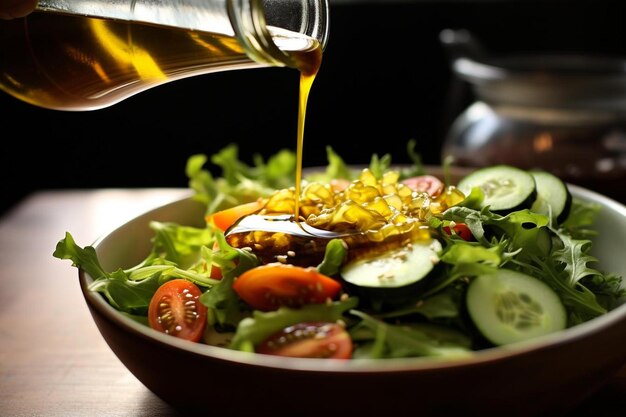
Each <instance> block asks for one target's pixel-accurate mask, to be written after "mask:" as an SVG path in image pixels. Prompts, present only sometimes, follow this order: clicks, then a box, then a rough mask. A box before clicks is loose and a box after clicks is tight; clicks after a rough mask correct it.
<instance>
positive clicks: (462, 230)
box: [443, 223, 474, 241]
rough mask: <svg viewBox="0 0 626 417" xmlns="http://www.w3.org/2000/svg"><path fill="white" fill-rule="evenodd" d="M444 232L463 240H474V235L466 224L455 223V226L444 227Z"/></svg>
mask: <svg viewBox="0 0 626 417" xmlns="http://www.w3.org/2000/svg"><path fill="white" fill-rule="evenodd" d="M443 231H444V232H446V233H447V234H449V235H451V234H455V235H457V236H459V237H460V238H461V239H463V240H467V241H470V240H474V235H472V231H471V230H470V228H469V227H468V226H467V225H466V224H465V223H454V225H452V226H444V227H443Z"/></svg>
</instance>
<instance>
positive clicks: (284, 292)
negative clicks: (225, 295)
mask: <svg viewBox="0 0 626 417" xmlns="http://www.w3.org/2000/svg"><path fill="white" fill-rule="evenodd" d="M233 290H234V291H235V292H236V293H237V294H238V295H239V297H241V299H242V300H244V301H245V302H246V303H247V304H248V305H250V306H251V307H252V308H254V309H256V310H261V311H272V310H276V309H277V308H279V307H281V306H288V307H298V306H302V305H305V304H321V303H325V302H326V301H327V300H332V299H334V298H335V297H336V296H337V295H338V294H339V291H340V290H341V284H340V283H339V282H337V281H335V280H334V279H332V278H330V277H327V276H326V275H323V274H320V273H319V272H317V270H316V269H315V268H302V267H299V266H295V265H290V264H281V263H270V264H265V265H261V266H258V267H256V268H252V269H249V270H248V271H246V272H244V273H243V274H241V275H240V276H239V277H238V278H237V279H236V280H235V282H234V283H233Z"/></svg>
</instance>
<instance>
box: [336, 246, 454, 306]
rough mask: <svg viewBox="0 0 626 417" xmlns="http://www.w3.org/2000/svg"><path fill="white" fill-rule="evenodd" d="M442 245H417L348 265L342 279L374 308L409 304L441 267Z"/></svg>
mask: <svg viewBox="0 0 626 417" xmlns="http://www.w3.org/2000/svg"><path fill="white" fill-rule="evenodd" d="M441 250H442V246H441V243H440V242H439V241H438V240H436V239H432V240H429V241H425V242H415V243H412V244H409V245H407V246H403V247H400V248H397V249H394V250H391V251H388V252H385V253H382V254H379V255H376V256H371V257H366V258H360V259H357V260H355V261H352V262H349V263H348V264H346V265H345V266H344V267H343V268H342V269H341V271H340V275H341V277H342V278H343V280H344V281H345V283H346V286H347V287H348V289H349V291H350V292H353V293H356V294H358V295H359V297H361V298H363V299H364V301H369V302H370V304H371V305H372V306H374V307H377V308H381V307H382V306H383V305H385V304H398V303H402V302H404V301H408V300H410V299H412V298H414V297H415V295H416V294H419V291H421V290H422V289H423V288H424V285H425V284H424V281H428V280H425V278H426V277H427V276H429V275H430V274H431V272H432V271H433V269H434V268H435V265H436V264H438V263H439V256H438V254H439V252H440V251H441Z"/></svg>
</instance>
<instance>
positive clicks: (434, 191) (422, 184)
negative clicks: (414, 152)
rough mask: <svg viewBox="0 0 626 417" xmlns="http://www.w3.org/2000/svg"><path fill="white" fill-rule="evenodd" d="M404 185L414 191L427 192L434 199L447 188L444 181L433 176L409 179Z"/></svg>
mask: <svg viewBox="0 0 626 417" xmlns="http://www.w3.org/2000/svg"><path fill="white" fill-rule="evenodd" d="M402 183H403V184H404V185H407V186H408V187H410V188H411V189H412V190H413V191H419V192H426V193H428V194H430V195H431V196H433V197H437V196H438V195H439V194H441V192H442V191H443V189H444V188H445V184H444V183H443V181H441V180H440V179H439V178H437V177H435V176H433V175H418V176H417V177H411V178H407V179H405V180H403V181H402Z"/></svg>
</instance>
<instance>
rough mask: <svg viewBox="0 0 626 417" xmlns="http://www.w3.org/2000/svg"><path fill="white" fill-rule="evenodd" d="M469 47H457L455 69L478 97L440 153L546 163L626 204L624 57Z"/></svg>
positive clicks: (462, 161)
mask: <svg viewBox="0 0 626 417" xmlns="http://www.w3.org/2000/svg"><path fill="white" fill-rule="evenodd" d="M457 46H458V45H457ZM467 50H468V51H469V50H471V51H472V53H468V54H466V55H463V51H462V50H461V53H458V52H459V48H456V49H455V52H457V54H456V55H455V56H453V60H452V69H453V72H454V74H455V75H456V76H457V77H459V79H461V80H463V81H464V82H467V83H469V86H471V91H473V96H474V98H475V101H474V102H473V103H472V104H470V105H469V106H468V107H467V108H466V109H465V110H464V111H463V112H462V113H461V114H460V115H459V116H458V117H457V118H456V120H455V121H454V122H453V123H452V125H451V127H450V129H449V132H448V134H447V136H446V138H445V141H444V144H443V148H442V157H443V158H447V157H452V158H453V160H454V163H455V164H456V165H459V166H466V167H480V166H487V165H494V164H510V165H515V166H518V167H520V168H525V169H532V168H539V169H545V170H548V171H551V172H553V173H555V174H557V175H559V176H560V177H561V178H563V179H565V180H566V181H568V182H570V183H574V184H579V185H582V186H584V187H587V188H590V189H593V190H596V191H598V192H601V193H602V194H605V195H608V196H610V197H613V198H615V199H617V200H620V201H623V202H626V187H624V185H626V182H625V181H626V61H624V60H622V59H619V58H609V57H598V56H583V55H557V54H541V55H540V54H535V55H521V54H520V55H512V56H500V57H490V56H486V55H484V53H483V50H482V49H481V48H476V47H472V48H471V49H469V48H468V49H467Z"/></svg>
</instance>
